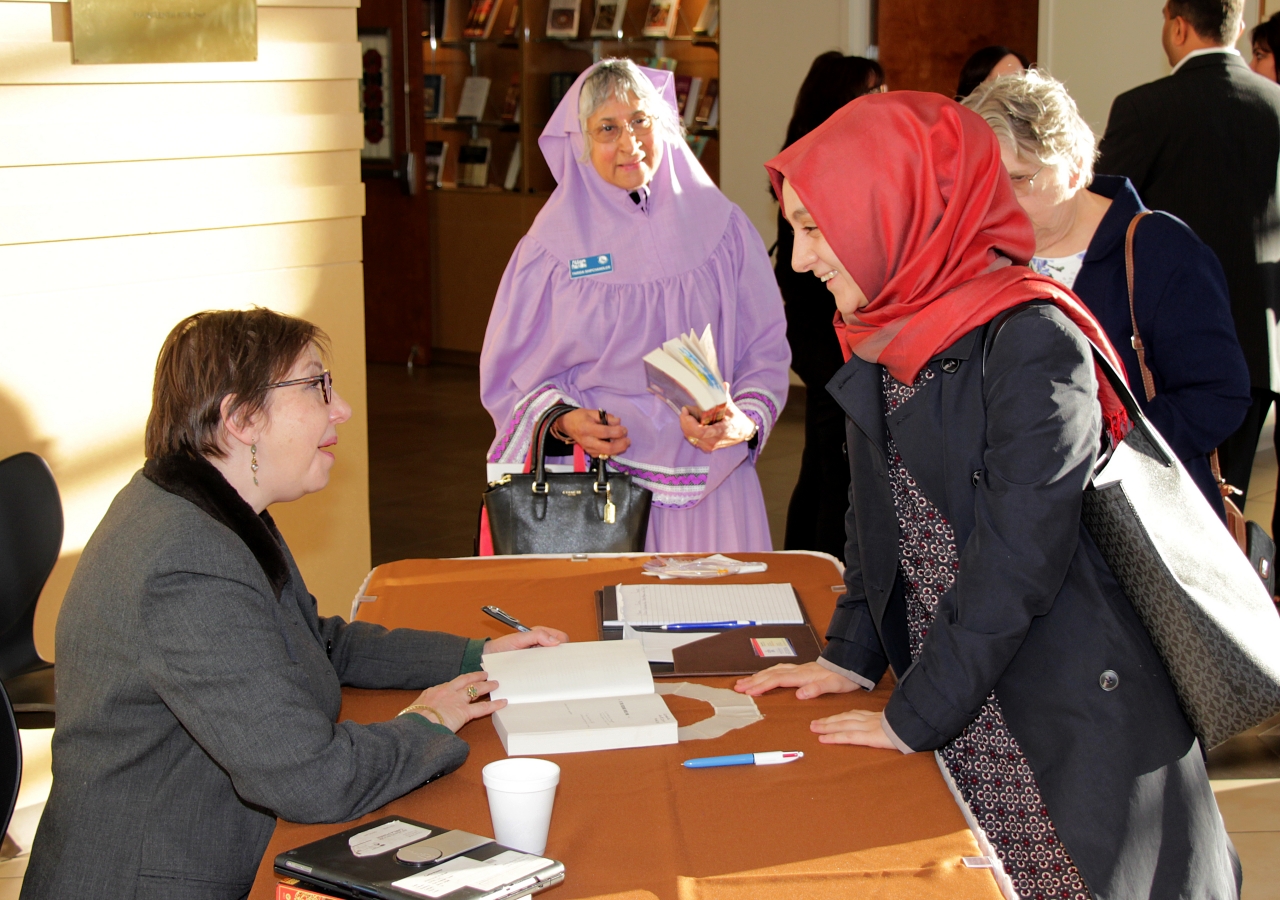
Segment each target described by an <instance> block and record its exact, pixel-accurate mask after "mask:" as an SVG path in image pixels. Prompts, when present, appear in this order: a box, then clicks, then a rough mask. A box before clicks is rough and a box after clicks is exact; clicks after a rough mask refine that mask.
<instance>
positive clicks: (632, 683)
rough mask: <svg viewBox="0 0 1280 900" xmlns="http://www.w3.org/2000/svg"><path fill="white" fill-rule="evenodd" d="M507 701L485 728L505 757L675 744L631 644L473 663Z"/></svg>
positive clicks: (636, 645)
mask: <svg viewBox="0 0 1280 900" xmlns="http://www.w3.org/2000/svg"><path fill="white" fill-rule="evenodd" d="M481 664H482V665H483V666H484V670H485V672H487V673H488V675H489V677H490V678H491V679H493V680H494V681H496V682H498V688H497V690H495V691H494V692H493V694H492V697H493V699H495V700H503V699H505V700H506V701H507V706H506V707H505V708H504V709H500V710H498V711H497V712H496V713H494V714H493V727H494V729H495V730H496V731H497V732H498V737H499V738H501V739H502V746H503V748H505V749H506V751H507V754H508V755H509V756H527V755H530V754H541V753H579V752H581V751H584V750H616V749H618V748H621V747H650V746H653V745H655V744H674V743H676V719H675V716H673V715H671V711H670V710H668V709H667V704H666V703H664V702H663V700H662V698H661V697H660V696H658V695H657V694H655V693H654V692H653V676H652V675H651V674H650V672H649V663H648V661H647V660H646V659H645V655H644V651H643V650H642V649H641V647H640V642H639V641H584V642H581V643H572V644H561V645H560V646H558V647H531V648H530V649H528V650H510V651H508V652H506V653H488V654H485V655H484V656H483V657H481Z"/></svg>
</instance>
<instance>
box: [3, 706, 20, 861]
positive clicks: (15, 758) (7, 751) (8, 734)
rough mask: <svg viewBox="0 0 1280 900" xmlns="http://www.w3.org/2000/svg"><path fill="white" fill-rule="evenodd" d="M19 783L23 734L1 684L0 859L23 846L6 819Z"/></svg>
mask: <svg viewBox="0 0 1280 900" xmlns="http://www.w3.org/2000/svg"><path fill="white" fill-rule="evenodd" d="M21 786H22V736H21V735H19V734H18V725H17V723H16V722H15V721H14V718H13V707H12V706H11V705H10V704H9V695H8V694H6V693H5V692H4V688H2V687H0V834H3V835H4V841H3V842H2V843H0V859H13V857H15V856H17V855H18V854H19V853H21V852H22V850H23V848H21V847H19V846H18V845H17V844H16V843H14V841H13V838H11V837H9V821H10V820H11V819H12V818H13V808H14V806H16V805H17V803H18V788H19V787H21Z"/></svg>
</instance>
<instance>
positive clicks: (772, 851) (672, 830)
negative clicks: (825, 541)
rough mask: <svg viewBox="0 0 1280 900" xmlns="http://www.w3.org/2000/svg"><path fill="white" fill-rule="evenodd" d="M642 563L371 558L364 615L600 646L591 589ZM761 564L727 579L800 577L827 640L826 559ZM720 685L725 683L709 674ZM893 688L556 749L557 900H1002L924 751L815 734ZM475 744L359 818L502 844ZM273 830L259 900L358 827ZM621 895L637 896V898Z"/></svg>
mask: <svg viewBox="0 0 1280 900" xmlns="http://www.w3.org/2000/svg"><path fill="white" fill-rule="evenodd" d="M644 558H645V557H628V558H608V559H597V558H593V559H591V560H588V561H585V562H574V561H570V560H565V559H537V558H530V557H509V558H503V557H498V558H485V559H461V560H403V561H401V562H396V563H389V564H386V565H383V566H379V567H378V568H377V569H376V570H375V571H374V572H373V574H372V576H371V578H370V579H369V583H368V585H367V586H366V588H365V591H364V593H365V595H366V596H367V597H370V598H374V599H372V600H370V601H369V602H365V603H362V604H361V605H360V610H359V613H358V618H359V619H361V620H363V621H370V622H378V623H380V624H383V625H387V626H389V627H395V626H410V627H415V628H433V629H437V630H441V631H449V632H453V633H455V634H465V635H469V636H472V637H486V636H487V637H498V636H500V635H501V634H503V633H505V632H504V629H503V628H502V626H501V625H499V624H498V623H497V622H495V621H494V620H492V619H490V618H489V617H487V616H485V615H484V614H483V613H481V612H480V607H481V606H484V605H485V604H489V603H492V604H496V605H498V606H501V607H502V608H503V609H505V610H506V611H507V612H510V613H511V614H512V615H514V616H516V617H517V618H519V619H520V620H521V621H524V622H528V623H530V624H546V625H553V626H555V627H558V628H561V629H563V630H565V631H567V632H568V633H569V635H570V636H571V637H572V638H573V639H574V640H595V639H596V636H597V631H596V619H595V612H594V609H595V607H594V600H593V595H594V592H595V591H596V590H597V589H599V588H601V587H603V586H605V585H609V584H619V583H639V582H641V581H648V580H649V579H647V578H646V577H645V576H642V575H641V574H640V565H641V563H642V562H643V560H644ZM735 558H740V559H760V560H764V561H766V562H768V563H769V570H768V571H767V572H764V573H761V574H758V575H744V576H736V577H733V578H726V579H723V580H722V583H731V582H735V581H736V582H743V583H751V582H790V583H791V584H792V585H793V586H794V587H795V589H796V591H797V592H798V594H799V595H800V599H801V601H802V602H803V603H804V605H805V608H806V609H807V610H808V613H809V616H810V618H811V619H812V620H813V623H814V627H815V629H816V630H817V632H818V634H819V636H821V635H822V634H823V633H824V632H825V629H826V626H827V623H828V622H829V621H830V618H831V614H832V611H833V609H834V608H835V600H836V597H837V596H838V595H839V591H838V590H833V589H832V588H833V587H838V586H839V585H840V584H841V579H840V575H839V572H838V571H837V569H836V567H835V565H834V564H833V563H832V561H831V560H830V558H827V557H822V556H817V555H808V554H798V553H763V554H735ZM699 681H702V682H704V683H707V684H712V685H716V686H722V687H728V686H730V685H732V683H733V681H734V679H732V678H718V679H717V678H708V679H699ZM891 684H892V682H891V681H889V680H888V679H886V681H885V682H884V683H882V684H881V685H880V687H879V688H878V689H877V690H876V691H874V692H871V693H866V692H863V691H857V692H855V693H852V694H841V695H834V696H825V697H820V698H818V699H816V700H809V701H799V700H797V699H796V698H795V694H794V692H792V691H790V690H779V691H774V692H772V693H770V694H767V695H765V696H763V697H758V698H757V699H756V702H757V704H758V705H759V707H760V711H761V712H762V713H764V716H765V718H764V721H762V722H757V723H755V724H753V725H749V726H747V727H746V728H741V729H738V730H737V731H731V732H729V733H728V734H726V735H723V736H722V737H719V738H716V739H714V740H708V741H696V742H689V743H683V744H679V745H675V746H665V747H642V748H635V749H629V750H611V751H606V752H600V753H573V754H561V755H556V756H554V757H553V759H554V760H555V762H556V763H557V764H558V765H559V766H560V769H561V775H560V786H559V788H558V790H557V793H556V806H555V812H554V814H553V816H552V820H551V833H550V836H549V838H548V842H547V850H546V853H547V855H548V856H551V857H554V858H555V859H559V860H561V861H563V862H564V865H565V873H566V878H565V881H564V883H563V884H562V885H560V886H558V887H556V888H553V889H551V890H550V891H548V892H547V893H546V896H547V897H548V898H549V900H573V898H586V897H592V896H596V895H605V894H610V893H616V892H626V891H650V892H652V893H653V894H654V895H656V896H657V897H658V898H662V900H675V898H679V900H739V898H741V900H746V898H760V897H770V898H773V897H777V898H792V897H794V898H801V897H804V898H826V897H833V898H834V897H837V896H839V897H849V896H854V895H856V896H858V897H860V898H880V897H883V898H886V900H887V898H893V900H903V898H915V897H920V898H926V897H928V898H948V900H962V898H974V900H978V898H981V900H999V898H1000V893H999V891H998V889H997V888H996V885H995V881H994V880H993V879H992V877H991V875H990V873H989V872H988V871H987V870H985V869H970V868H966V867H965V866H964V864H963V863H962V861H961V857H964V856H978V855H979V853H980V851H979V850H978V848H977V845H976V843H975V842H974V840H973V837H972V835H971V834H970V832H969V830H968V828H967V827H966V825H965V822H964V818H963V816H962V815H961V813H960V810H959V808H958V807H957V806H956V804H955V802H954V801H953V799H952V797H951V794H950V792H949V791H948V790H947V788H946V786H945V784H944V783H943V781H942V777H941V775H940V773H939V771H938V768H937V764H936V763H935V762H934V756H933V754H932V753H918V754H914V755H911V756H904V755H902V754H900V753H898V752H896V751H888V750H873V749H869V748H863V747H840V746H827V745H824V744H820V743H818V741H817V739H816V737H815V736H814V735H813V734H812V733H811V732H810V731H809V722H810V721H811V720H812V719H815V718H818V717H821V716H827V715H832V714H833V713H836V712H840V711H842V710H845V709H850V708H853V707H860V708H865V709H880V708H882V707H883V706H884V704H885V703H886V702H887V701H888V697H889V690H890V687H891ZM414 696H415V694H414V693H412V692H409V691H361V690H354V689H346V690H344V691H343V698H344V699H343V706H342V713H341V716H342V718H344V719H353V720H355V721H357V722H375V721H380V720H384V719H387V718H390V717H391V716H393V715H395V713H396V712H397V711H398V710H400V709H401V708H402V707H404V706H405V705H406V704H407V703H409V702H410V700H411V698H412V697H414ZM666 699H667V702H668V705H669V706H670V707H671V710H672V712H673V713H674V714H675V716H676V718H677V719H678V720H679V721H680V723H681V724H682V725H683V724H688V723H690V722H694V721H697V720H698V719H701V718H705V717H706V716H707V715H709V713H710V710H709V708H708V707H707V706H706V705H705V704H702V703H700V702H698V701H694V700H688V699H685V698H682V697H667V698H666ZM459 735H460V736H461V737H463V738H464V739H466V741H467V742H468V743H469V744H470V745H471V755H470V758H469V759H468V760H467V762H466V764H465V765H463V766H462V768H460V769H458V770H457V771H456V772H453V773H452V774H450V775H448V776H446V777H444V778H441V779H440V780H438V781H436V782H433V783H431V784H429V785H426V786H424V787H422V788H420V789H418V790H416V791H414V792H413V793H411V794H408V795H406V796H405V797H402V798H401V799H399V800H397V801H395V802H394V803H391V804H388V805H387V806H386V807H384V808H383V809H381V810H378V811H377V812H374V813H370V814H369V815H368V816H366V817H365V818H364V819H362V820H359V821H370V820H372V819H375V818H377V817H380V816H384V815H403V816H408V817H410V818H414V819H418V820H420V821H425V822H431V823H434V824H438V825H446V826H451V827H454V828H461V829H464V830H466V831H472V832H475V833H477V834H492V833H493V832H492V830H491V824H490V821H489V810H488V804H487V801H486V799H485V791H484V786H483V784H482V782H481V779H480V770H481V769H482V768H483V767H484V766H485V765H486V764H487V763H490V762H492V761H493V760H495V759H501V758H503V756H504V755H505V754H504V753H503V750H502V744H501V743H500V742H499V740H498V736H497V734H496V733H495V732H494V730H493V725H492V724H491V723H490V721H489V720H487V719H481V720H478V721H475V722H471V723H469V724H468V725H467V726H466V727H464V728H463V729H462V731H460V732H459ZM762 750H803V751H804V753H805V758H804V759H802V760H800V761H799V762H795V763H790V764H787V765H782V766H759V767H756V766H743V767H733V768H724V769H703V770H690V769H685V768H683V767H682V766H681V765H680V763H681V762H682V761H683V760H685V759H688V758H690V757H694V756H720V755H724V754H730V753H748V752H753V751H762ZM351 824H352V823H346V824H342V825H296V824H292V823H288V822H283V821H282V822H280V823H279V824H278V826H277V828H276V831H275V835H274V836H273V837H272V840H271V844H270V846H269V847H268V848H267V852H266V854H265V856H264V857H263V861H262V866H261V868H260V870H259V873H258V879H257V881H256V882H255V883H254V888H253V891H252V892H251V893H250V895H249V896H250V898H251V900H267V898H269V897H272V896H273V891H274V885H275V877H274V875H273V874H272V870H271V866H272V861H273V860H274V859H275V856H276V854H277V853H280V852H281V851H283V850H287V849H289V848H291V847H296V846H299V845H301V844H305V843H308V842H310V841H314V840H317V839H319V838H321V837H324V836H326V835H329V834H333V833H334V832H337V831H340V830H343V829H344V828H348V827H350V826H351ZM626 896H629V897H630V896H639V897H643V896H644V894H643V893H640V894H629V895H626Z"/></svg>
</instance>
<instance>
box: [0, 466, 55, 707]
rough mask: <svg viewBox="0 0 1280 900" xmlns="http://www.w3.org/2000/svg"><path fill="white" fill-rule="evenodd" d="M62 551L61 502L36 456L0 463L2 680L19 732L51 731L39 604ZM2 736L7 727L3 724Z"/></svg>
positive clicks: (49, 674)
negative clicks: (37, 627)
mask: <svg viewBox="0 0 1280 900" xmlns="http://www.w3.org/2000/svg"><path fill="white" fill-rule="evenodd" d="M61 549H62V500H61V499H60V498H59V497H58V486H57V484H55V483H54V480H53V473H52V472H50V471H49V467H48V466H47V465H45V462H44V460H43V459H41V458H40V457H38V456H36V455H35V454H34V453H17V454H15V455H13V456H10V457H9V458H8V459H6V460H3V461H0V681H2V682H3V683H4V689H5V691H6V692H7V693H8V696H9V701H10V702H11V703H12V705H13V715H14V718H15V720H16V721H17V723H18V727H19V728H52V727H53V724H54V687H53V663H48V662H45V661H44V660H43V659H41V658H40V654H38V653H37V652H36V644H35V638H34V636H33V635H32V631H31V628H32V624H33V623H34V622H35V618H36V601H37V600H39V599H40V591H41V590H43V589H44V583H45V580H46V579H48V577H49V573H50V572H51V571H53V564H54V563H55V562H57V561H58V553H59V552H60V551H61ZM0 731H3V723H0Z"/></svg>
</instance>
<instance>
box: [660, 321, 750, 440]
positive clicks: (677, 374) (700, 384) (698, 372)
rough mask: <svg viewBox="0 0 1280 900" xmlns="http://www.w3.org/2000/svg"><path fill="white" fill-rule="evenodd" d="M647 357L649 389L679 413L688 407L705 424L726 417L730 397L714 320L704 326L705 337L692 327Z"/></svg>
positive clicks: (703, 333)
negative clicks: (726, 390)
mask: <svg viewBox="0 0 1280 900" xmlns="http://www.w3.org/2000/svg"><path fill="white" fill-rule="evenodd" d="M643 361H644V371H645V376H646V377H647V378H648V380H649V392H650V393H651V394H656V395H657V396H659V397H661V398H662V399H663V401H665V402H666V404H667V406H670V407H671V408H672V409H673V410H674V411H675V413H676V415H680V410H681V409H682V408H687V409H688V410H689V412H690V413H692V414H693V417H694V418H696V419H697V420H698V421H699V422H701V423H702V424H703V425H710V424H711V423H712V422H719V421H720V420H721V419H723V418H724V410H725V404H726V403H727V402H728V400H729V397H728V395H727V394H726V393H725V391H724V379H723V378H722V377H721V376H720V365H719V363H718V362H717V360H716V342H715V339H714V338H713V337H712V335H711V325H710V324H708V325H707V327H706V328H705V329H703V332H702V337H698V336H696V335H695V334H694V333H693V331H692V330H690V332H689V333H688V334H682V335H680V336H679V337H676V338H672V339H671V340H669V341H666V342H664V343H663V345H662V346H661V347H659V348H657V349H656V350H652V351H650V352H649V353H646V354H645V355H644V360H643Z"/></svg>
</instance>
